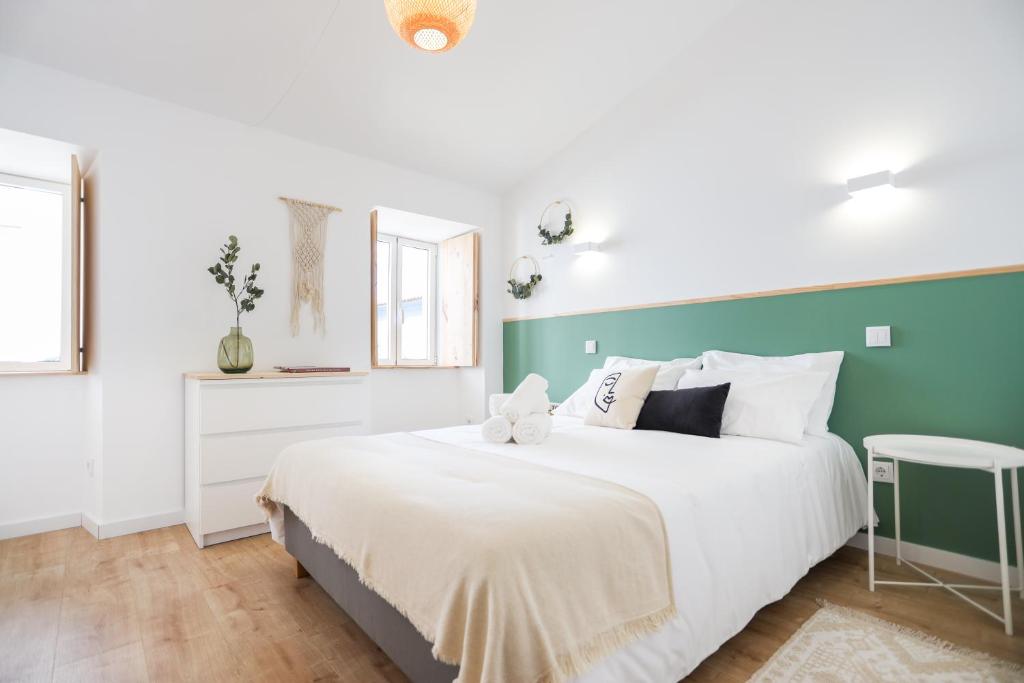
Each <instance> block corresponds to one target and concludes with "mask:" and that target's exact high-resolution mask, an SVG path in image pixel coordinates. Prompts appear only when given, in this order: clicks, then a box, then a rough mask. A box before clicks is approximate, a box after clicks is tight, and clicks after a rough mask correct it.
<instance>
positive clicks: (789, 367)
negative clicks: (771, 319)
mask: <svg viewBox="0 0 1024 683" xmlns="http://www.w3.org/2000/svg"><path fill="white" fill-rule="evenodd" d="M703 359H704V367H705V368H707V369H709V370H746V371H749V372H785V373H792V372H825V373H828V378H827V379H826V380H825V384H824V385H823V386H822V388H821V393H820V394H819V396H818V398H817V400H816V401H815V402H814V407H813V408H812V409H811V414H810V416H809V417H808V419H807V433H808V434H817V435H818V436H824V435H825V434H828V418H829V416H830V415H831V414H832V405H833V404H834V403H835V400H836V379H837V378H838V377H839V366H840V365H842V363H843V352H842V351H825V352H824V353H802V354H800V355H797V356H751V355H748V354H745V353H730V352H729V351H705V352H704V355H703Z"/></svg>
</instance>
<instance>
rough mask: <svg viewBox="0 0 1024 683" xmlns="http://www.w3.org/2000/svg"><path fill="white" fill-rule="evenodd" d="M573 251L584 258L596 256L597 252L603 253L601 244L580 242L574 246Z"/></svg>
mask: <svg viewBox="0 0 1024 683" xmlns="http://www.w3.org/2000/svg"><path fill="white" fill-rule="evenodd" d="M572 251H573V253H574V254H576V255H577V256H582V255H583V254H596V253H597V252H599V251H601V243H600V242H579V243H578V244H575V245H573V249H572Z"/></svg>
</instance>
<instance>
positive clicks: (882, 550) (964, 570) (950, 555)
mask: <svg viewBox="0 0 1024 683" xmlns="http://www.w3.org/2000/svg"><path fill="white" fill-rule="evenodd" d="M846 545H848V546H852V547H854V548H860V549H861V550H867V549H868V535H867V534H866V533H864V532H860V533H858V534H857V535H856V536H854V537H853V538H851V539H850V540H849V541H847V543H846ZM900 546H901V548H902V550H903V557H905V558H907V559H908V560H910V561H911V562H917V563H919V564H925V565H928V566H930V567H935V568H937V569H945V570H946V571H950V572H956V573H957V574H964V575H966V576H973V577H974V578H976V579H981V580H983V581H990V582H992V583H999V563H998V562H992V561H991V560H982V559H979V558H977V557H971V556H970V555H961V554H960V553H954V552H950V551H948V550H939V549H938V548H929V547H928V546H926V545H918V544H917V543H907V542H906V541H903V542H902V543H900ZM875 552H876V553H878V554H880V555H891V556H893V557H895V556H896V539H893V538H888V537H886V536H875ZM1013 561H1014V560H1013V557H1011V558H1010V573H1011V575H1012V574H1013V573H1014V566H1013ZM1010 583H1011V584H1015V581H1013V580H1012V579H1011V581H1010Z"/></svg>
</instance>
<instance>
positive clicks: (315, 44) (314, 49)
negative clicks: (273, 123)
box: [252, 0, 341, 126]
mask: <svg viewBox="0 0 1024 683" xmlns="http://www.w3.org/2000/svg"><path fill="white" fill-rule="evenodd" d="M340 5H341V0H335V2H334V9H332V10H331V13H330V15H329V16H328V17H327V21H326V22H324V25H323V28H321V29H320V35H318V36H317V37H316V40H315V41H314V42H313V47H312V49H310V51H309V55H308V56H307V57H306V61H305V62H304V63H303V64H302V66H301V67H299V70H298V71H297V72H296V73H295V76H294V78H292V80H291V81H290V82H289V83H288V87H287V88H285V89H284V92H283V93H281V96H280V97H279V98H277V101H276V102H274V106H272V107H271V108H270V111H268V112H267V114H266V116H264V117H263V118H262V119H260V120H259V121H257V122H256V123H254V124H252V125H254V126H262V125H263V124H264V123H266V122H267V119H269V118H270V117H271V116H273V115H274V112H276V111H277V108H278V107H280V106H281V103H282V102H284V100H285V98H286V97H288V95H289V94H290V93H291V91H292V88H293V87H295V84H296V83H297V82H298V80H299V79H300V78H302V76H303V75H304V74H305V73H306V71H307V70H308V69H309V65H310V64H311V63H312V62H313V57H314V56H316V52H317V50H318V49H320V43H321V41H323V39H324V35H326V34H327V27H328V26H330V25H331V21H332V20H333V19H334V14H335V13H336V12H337V11H338V7H339V6H340Z"/></svg>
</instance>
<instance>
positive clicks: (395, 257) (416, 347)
mask: <svg viewBox="0 0 1024 683" xmlns="http://www.w3.org/2000/svg"><path fill="white" fill-rule="evenodd" d="M380 211H381V212H382V213H384V215H385V216H388V217H389V218H390V220H386V221H384V223H385V224H388V225H392V226H395V227H396V228H400V229H402V231H403V233H405V234H409V233H416V234H423V235H424V236H429V237H428V239H412V238H410V237H408V236H405V235H396V234H393V233H392V234H389V233H386V232H383V231H382V232H378V231H377V221H378V212H377V211H374V212H373V213H372V214H371V219H370V234H371V244H372V249H371V251H370V256H371V269H370V270H371V273H372V275H371V285H372V287H371V293H370V301H371V303H370V305H371V311H372V314H371V332H370V349H371V365H372V366H373V367H403V366H439V365H440V366H444V367H456V366H470V365H476V360H477V359H476V343H477V331H476V330H477V318H478V316H477V251H478V248H477V244H478V241H477V233H476V232H475V231H470V232H459V231H460V230H463V231H464V230H465V227H466V226H463V225H461V224H458V223H452V222H450V221H442V220H440V219H436V218H430V217H426V216H418V215H417V214H410V213H408V212H399V211H397V210H395V209H380ZM417 230H418V231H419V232H418V233H417ZM396 232H397V229H396ZM455 232H459V234H458V236H456V237H448V235H451V234H453V233H455Z"/></svg>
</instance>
